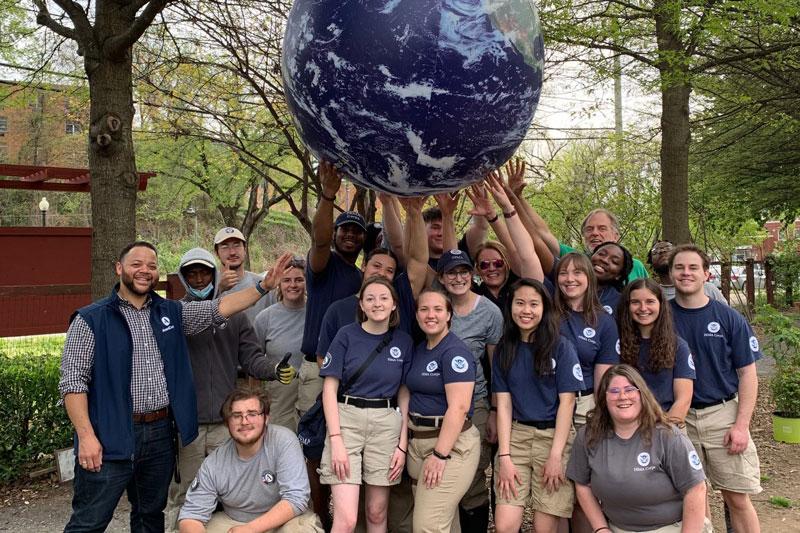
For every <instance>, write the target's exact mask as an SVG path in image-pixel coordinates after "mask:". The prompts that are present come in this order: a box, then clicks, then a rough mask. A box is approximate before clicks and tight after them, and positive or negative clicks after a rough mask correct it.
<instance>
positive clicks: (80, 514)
mask: <svg viewBox="0 0 800 533" xmlns="http://www.w3.org/2000/svg"><path fill="white" fill-rule="evenodd" d="M133 429H134V434H135V438H136V449H135V455H134V460H133V461H128V460H122V461H103V466H102V467H101V468H100V471H99V472H89V471H87V470H84V469H83V468H81V467H80V465H79V464H78V459H77V457H76V459H75V481H74V485H73V490H74V495H73V497H72V516H71V517H70V519H69V522H68V523H67V526H66V527H65V528H64V532H65V533H71V532H79V531H80V532H89V531H98V532H101V531H105V530H106V527H108V523H109V522H110V521H111V518H112V516H113V515H114V509H116V508H117V504H118V503H119V499H120V497H122V493H123V491H125V490H127V492H128V501H130V502H131V533H139V532H159V533H161V532H163V531H164V507H165V506H166V505H167V491H168V489H169V482H170V479H171V478H172V473H173V470H174V468H175V455H174V454H173V443H172V422H171V421H170V420H169V419H164V420H159V421H157V422H150V423H142V424H134V426H133Z"/></svg>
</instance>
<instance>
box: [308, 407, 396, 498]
mask: <svg viewBox="0 0 800 533" xmlns="http://www.w3.org/2000/svg"><path fill="white" fill-rule="evenodd" d="M402 426H403V416H402V415H401V414H400V411H398V410H397V409H393V408H390V407H382V408H377V409H375V408H369V409H362V408H360V407H355V406H353V405H347V404H344V403H340V404H339V428H340V432H341V434H342V436H341V438H342V440H343V441H344V447H345V448H346V449H347V457H348V459H349V460H350V476H349V477H348V478H347V479H345V480H344V481H340V480H339V478H338V477H336V474H335V473H334V472H333V470H332V469H331V438H330V437H329V436H326V437H325V449H324V450H323V451H322V462H321V464H320V476H319V480H320V483H323V484H325V485H339V484H342V483H349V484H351V485H360V484H361V482H362V481H363V482H364V483H366V484H367V485H374V486H378V487H388V486H391V485H397V484H398V483H400V478H399V477H398V478H397V479H396V480H394V481H391V480H389V465H390V464H391V462H392V455H393V454H394V451H395V450H396V449H397V444H398V443H399V442H400V429H401V428H402Z"/></svg>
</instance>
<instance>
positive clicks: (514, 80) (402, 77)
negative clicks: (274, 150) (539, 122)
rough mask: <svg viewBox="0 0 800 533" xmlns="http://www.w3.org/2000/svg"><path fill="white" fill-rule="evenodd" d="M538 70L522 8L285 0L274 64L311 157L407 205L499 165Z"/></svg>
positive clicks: (524, 0)
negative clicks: (288, 2) (289, 0)
mask: <svg viewBox="0 0 800 533" xmlns="http://www.w3.org/2000/svg"><path fill="white" fill-rule="evenodd" d="M543 64H544V44H543V40H542V33H541V28H540V25H539V18H538V14H537V12H536V9H535V7H534V6H533V4H531V3H530V1H529V0H295V2H294V4H293V6H292V11H291V13H290V15H289V20H288V24H287V28H286V35H285V37H284V42H283V58H282V65H281V66H282V71H283V81H284V90H285V92H286V98H287V102H288V105H289V110H290V111H291V114H292V116H293V118H294V123H295V126H296V127H297V130H298V132H299V134H300V136H301V138H302V139H303V141H304V142H305V144H306V146H308V148H309V149H310V150H311V152H312V153H313V154H314V155H315V156H316V157H317V158H318V159H327V160H329V161H332V162H334V163H335V164H336V165H337V167H339V168H340V169H341V170H342V171H343V173H344V174H345V176H346V177H349V178H350V179H352V180H353V181H355V182H356V183H358V184H360V185H363V186H365V187H368V188H371V189H376V190H379V191H385V192H389V193H392V194H399V195H405V196H410V195H420V194H432V193H436V192H444V191H453V190H457V189H461V188H463V187H465V186H467V185H468V184H469V183H472V182H475V181H478V180H480V179H482V178H483V176H484V174H485V173H486V172H487V171H489V170H492V169H495V168H496V167H498V166H499V165H501V164H502V163H503V162H505V161H506V160H507V159H508V158H510V157H511V156H512V155H513V154H514V152H515V151H516V149H517V147H518V146H519V144H520V143H521V142H522V140H523V139H524V137H525V134H526V132H527V130H528V127H529V125H530V123H531V120H532V119H533V114H534V111H535V110H536V105H537V103H538V101H539V95H540V91H541V86H542V73H543Z"/></svg>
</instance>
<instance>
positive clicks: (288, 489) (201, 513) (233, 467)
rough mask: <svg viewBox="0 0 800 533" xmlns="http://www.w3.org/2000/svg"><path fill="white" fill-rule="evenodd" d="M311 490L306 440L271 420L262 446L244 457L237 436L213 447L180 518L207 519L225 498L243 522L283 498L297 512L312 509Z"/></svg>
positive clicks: (231, 512) (225, 504)
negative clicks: (215, 447)
mask: <svg viewBox="0 0 800 533" xmlns="http://www.w3.org/2000/svg"><path fill="white" fill-rule="evenodd" d="M310 494H311V491H310V489H309V485H308V474H307V473H306V465H305V459H304V457H303V450H302V448H301V447H300V441H298V440H297V436H296V435H295V434H294V433H292V431H291V430H288V429H286V428H285V427H281V426H276V425H271V424H270V425H267V432H266V435H265V439H264V446H263V447H262V449H261V452H260V453H258V454H256V455H255V456H253V457H251V458H250V459H248V460H243V459H241V458H239V455H238V454H237V453H236V445H235V443H234V441H233V439H230V440H228V442H226V443H225V444H223V445H222V446H220V447H219V448H217V449H216V450H214V451H213V452H211V455H209V456H208V457H206V459H205V461H203V464H202V465H201V466H200V471H199V472H198V473H197V477H195V478H194V480H193V481H192V484H191V486H190V487H189V490H188V492H187V493H186V503H185V504H184V506H183V508H182V509H181V514H180V516H179V520H184V519H193V520H199V521H201V522H203V523H206V522H208V521H209V520H210V519H211V515H212V514H213V513H214V510H215V509H216V507H217V502H222V506H223V508H224V510H225V513H226V514H227V515H228V516H230V517H231V518H233V519H234V520H237V521H239V522H249V521H251V520H255V519H256V518H258V517H259V516H261V515H263V514H264V513H266V512H267V511H269V510H270V509H272V507H273V506H274V505H275V504H277V503H278V502H279V501H281V500H286V501H287V502H288V503H289V504H291V506H292V508H293V509H294V513H295V516H297V515H300V514H302V513H304V512H305V511H306V508H307V507H308V498H309V496H310Z"/></svg>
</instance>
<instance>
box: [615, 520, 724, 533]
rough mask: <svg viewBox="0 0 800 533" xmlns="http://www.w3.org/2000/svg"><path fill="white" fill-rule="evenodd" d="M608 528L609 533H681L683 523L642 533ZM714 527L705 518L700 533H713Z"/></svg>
mask: <svg viewBox="0 0 800 533" xmlns="http://www.w3.org/2000/svg"><path fill="white" fill-rule="evenodd" d="M608 527H610V528H611V533H681V531H683V522H675V523H674V524H670V525H668V526H664V527H659V528H657V529H648V530H646V531H644V532H641V531H640V532H636V531H631V530H628V529H622V528H620V527H617V526H615V525H614V524H612V523H610V522H609V524H608ZM713 531H714V526H713V525H712V524H711V520H709V519H708V517H706V518H705V519H703V529H702V530H701V532H700V533H713Z"/></svg>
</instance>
